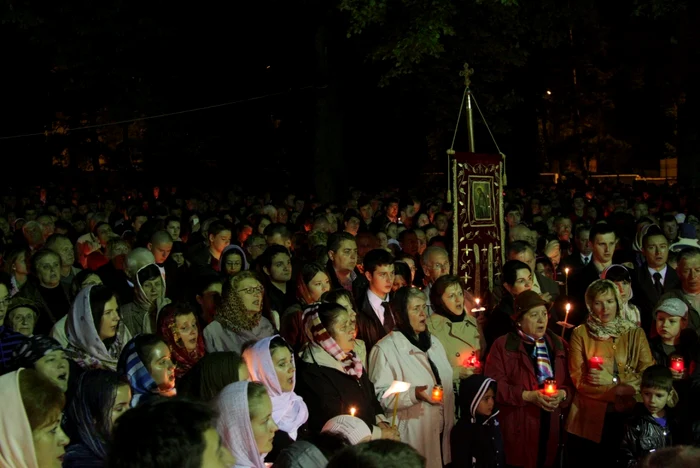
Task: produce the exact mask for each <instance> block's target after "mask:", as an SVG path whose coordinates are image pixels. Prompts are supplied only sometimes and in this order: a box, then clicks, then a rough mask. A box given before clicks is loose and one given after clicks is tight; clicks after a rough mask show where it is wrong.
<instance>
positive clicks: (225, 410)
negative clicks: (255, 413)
mask: <svg viewBox="0 0 700 468" xmlns="http://www.w3.org/2000/svg"><path fill="white" fill-rule="evenodd" d="M248 383H249V382H247V381H246V382H236V383H232V384H231V385H228V386H227V387H226V388H224V389H223V391H222V392H221V393H220V394H219V396H218V398H217V399H216V410H217V413H219V419H218V421H217V423H216V430H217V432H218V433H219V435H220V436H221V438H222V439H223V442H224V445H226V448H228V449H229V450H230V451H231V454H232V455H233V456H234V457H236V466H237V467H245V468H265V462H264V460H265V455H266V454H260V453H259V452H258V444H257V443H256V442H255V435H253V427H252V425H251V423H250V408H249V407H248Z"/></svg>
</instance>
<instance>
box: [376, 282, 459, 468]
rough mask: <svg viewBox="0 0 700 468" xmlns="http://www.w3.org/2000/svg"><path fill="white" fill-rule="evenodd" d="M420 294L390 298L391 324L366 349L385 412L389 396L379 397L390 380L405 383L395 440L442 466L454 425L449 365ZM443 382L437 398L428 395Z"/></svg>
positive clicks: (433, 467)
mask: <svg viewBox="0 0 700 468" xmlns="http://www.w3.org/2000/svg"><path fill="white" fill-rule="evenodd" d="M426 302H427V298H426V296H425V293H423V292H422V291H420V290H418V289H415V288H408V287H404V288H401V289H399V290H398V291H397V292H396V294H395V296H394V299H393V300H392V301H391V310H392V312H393V314H394V317H395V318H396V329H395V330H394V331H393V332H391V333H390V334H389V335H387V336H385V337H384V338H383V339H382V340H381V341H379V342H378V343H377V344H376V345H375V346H374V348H372V352H371V353H370V361H369V371H370V380H371V381H372V382H373V383H374V387H375V390H376V392H377V396H378V397H379V398H380V402H381V404H382V406H383V407H384V411H385V412H386V415H387V416H391V414H392V412H393V407H394V397H389V398H386V399H382V398H381V397H382V395H383V394H384V392H385V391H386V390H387V389H388V388H389V387H390V386H391V384H392V382H393V381H394V380H399V381H402V382H408V383H410V384H411V387H410V388H409V390H408V391H406V392H404V393H400V394H398V398H399V400H398V413H397V425H398V429H399V435H400V436H401V441H402V442H405V443H407V444H409V445H411V446H412V447H413V448H415V449H416V450H417V451H418V452H419V453H420V454H421V455H423V456H424V457H425V459H426V460H427V461H426V468H442V467H443V466H445V465H447V464H449V463H450V461H451V456H450V431H451V430H452V426H454V422H455V420H454V414H455V408H454V405H455V398H454V393H453V391H452V366H451V365H450V362H449V361H448V359H447V355H446V354H445V348H443V346H442V344H440V341H438V340H437V339H436V338H435V337H433V336H431V335H430V333H429V332H428V329H427V326H426V320H427V315H426ZM437 385H441V386H442V387H443V396H442V401H441V402H439V401H437V402H436V401H433V400H432V391H433V388H434V387H435V386H437Z"/></svg>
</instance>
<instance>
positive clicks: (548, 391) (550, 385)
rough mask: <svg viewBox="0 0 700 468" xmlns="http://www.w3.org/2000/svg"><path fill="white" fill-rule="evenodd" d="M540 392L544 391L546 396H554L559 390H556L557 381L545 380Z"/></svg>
mask: <svg viewBox="0 0 700 468" xmlns="http://www.w3.org/2000/svg"><path fill="white" fill-rule="evenodd" d="M542 393H544V394H545V395H547V396H556V395H557V393H559V390H557V381H556V380H554V379H547V380H545V381H544V388H543V389H542Z"/></svg>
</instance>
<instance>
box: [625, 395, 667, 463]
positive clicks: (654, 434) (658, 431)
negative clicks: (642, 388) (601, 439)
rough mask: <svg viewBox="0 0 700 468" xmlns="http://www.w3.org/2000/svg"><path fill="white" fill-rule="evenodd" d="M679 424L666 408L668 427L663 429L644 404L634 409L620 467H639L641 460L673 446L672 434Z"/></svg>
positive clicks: (627, 429) (627, 427)
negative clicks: (653, 452) (654, 452)
mask: <svg viewBox="0 0 700 468" xmlns="http://www.w3.org/2000/svg"><path fill="white" fill-rule="evenodd" d="M676 426H677V424H676V422H675V420H673V413H672V412H671V410H670V409H669V408H668V407H666V427H662V426H661V425H659V423H657V422H656V420H655V419H654V418H653V417H652V416H651V414H649V411H648V410H647V409H646V407H645V406H644V404H643V403H637V405H636V406H635V407H634V415H633V416H632V417H631V418H630V420H629V421H628V422H627V424H626V425H625V431H624V437H623V439H622V444H621V445H620V452H619V455H618V458H617V461H618V466H620V467H625V468H628V467H629V468H631V467H636V466H638V463H639V460H640V459H642V458H643V457H644V456H646V455H648V454H649V453H651V452H652V451H656V450H659V449H662V448H664V447H670V446H671V445H673V437H672V435H671V433H672V432H673V431H674V430H676V429H675V428H676Z"/></svg>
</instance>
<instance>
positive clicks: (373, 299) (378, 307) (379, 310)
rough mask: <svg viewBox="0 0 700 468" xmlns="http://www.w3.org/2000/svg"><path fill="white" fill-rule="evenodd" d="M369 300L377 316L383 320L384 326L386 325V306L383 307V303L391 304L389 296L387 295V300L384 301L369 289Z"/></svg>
mask: <svg viewBox="0 0 700 468" xmlns="http://www.w3.org/2000/svg"><path fill="white" fill-rule="evenodd" d="M367 300H368V301H369V305H371V306H372V310H374V313H375V314H377V317H379V320H381V322H382V324H384V306H382V302H389V295H388V294H387V295H386V299H382V298H380V297H379V296H377V295H376V294H374V293H373V292H372V290H371V289H369V288H368V289H367Z"/></svg>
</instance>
